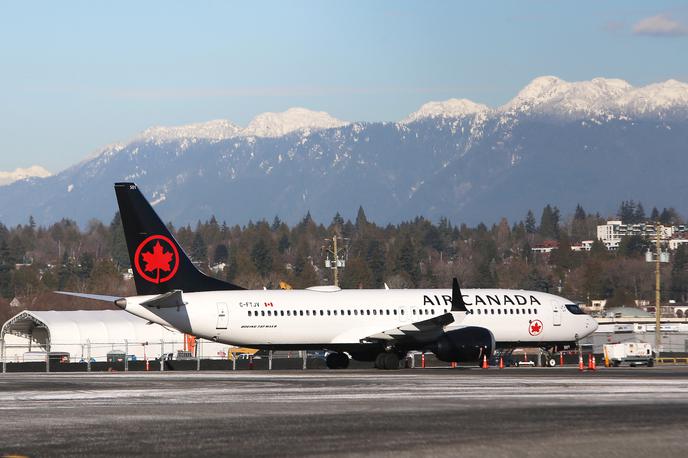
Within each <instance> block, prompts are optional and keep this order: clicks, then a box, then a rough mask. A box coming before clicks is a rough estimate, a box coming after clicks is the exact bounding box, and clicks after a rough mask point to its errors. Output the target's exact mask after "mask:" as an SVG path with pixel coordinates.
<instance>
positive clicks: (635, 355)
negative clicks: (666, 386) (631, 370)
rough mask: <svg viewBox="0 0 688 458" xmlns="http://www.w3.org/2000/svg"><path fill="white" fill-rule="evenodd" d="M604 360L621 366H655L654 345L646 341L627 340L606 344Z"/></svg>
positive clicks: (609, 363) (615, 365) (612, 364)
mask: <svg viewBox="0 0 688 458" xmlns="http://www.w3.org/2000/svg"><path fill="white" fill-rule="evenodd" d="M604 360H605V362H606V364H607V365H609V366H614V367H619V366H620V365H621V364H629V365H630V366H631V367H635V366H637V365H643V364H644V365H646V366H647V367H652V366H654V363H655V361H654V354H653V351H652V345H650V344H649V343H644V342H625V343H617V344H606V345H605V346H604Z"/></svg>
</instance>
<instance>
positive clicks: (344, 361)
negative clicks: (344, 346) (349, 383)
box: [337, 353, 349, 369]
mask: <svg viewBox="0 0 688 458" xmlns="http://www.w3.org/2000/svg"><path fill="white" fill-rule="evenodd" d="M337 354H338V355H339V361H338V362H339V369H346V368H347V367H349V357H348V356H347V355H346V353H337Z"/></svg>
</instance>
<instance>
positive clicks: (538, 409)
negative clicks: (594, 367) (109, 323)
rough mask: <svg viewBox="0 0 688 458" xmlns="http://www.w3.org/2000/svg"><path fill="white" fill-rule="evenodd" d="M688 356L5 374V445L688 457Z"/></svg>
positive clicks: (54, 450)
mask: <svg viewBox="0 0 688 458" xmlns="http://www.w3.org/2000/svg"><path fill="white" fill-rule="evenodd" d="M686 432H688V368H676V367H673V368H667V367H661V368H613V369H605V368H602V369H599V370H598V371H597V372H585V373H578V371H576V370H575V369H569V368H554V369H546V368H510V369H504V370H499V369H489V370H481V369H415V370H401V371H376V370H359V371H304V372H301V371H293V372H279V373H278V372H271V373H270V372H222V373H217V372H200V373H189V372H185V373H172V372H167V373H127V374H124V373H113V374H107V373H99V374H96V373H91V374H83V373H81V374H39V373H33V374H29V373H13V374H0V455H3V454H5V455H9V454H21V455H28V456H75V455H82V456H132V455H146V456H169V455H172V456H180V455H189V454H194V455H215V456H217V455H223V456H275V455H277V456H294V455H299V456H300V455H317V456H323V455H341V456H390V457H391V456H394V457H397V456H418V455H422V456H462V457H471V456H476V457H478V456H479V457H484V456H515V457H559V456H585V457H589V456H605V457H616V456H618V457H628V456H642V457H647V456H687V455H688V447H687V446H686V442H685V440H686Z"/></svg>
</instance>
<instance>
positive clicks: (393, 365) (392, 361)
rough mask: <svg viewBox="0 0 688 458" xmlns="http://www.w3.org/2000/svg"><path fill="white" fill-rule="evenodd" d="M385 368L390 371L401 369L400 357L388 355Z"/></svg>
mask: <svg viewBox="0 0 688 458" xmlns="http://www.w3.org/2000/svg"><path fill="white" fill-rule="evenodd" d="M384 363H385V364H384V367H385V369H388V370H396V369H399V356H397V354H396V353H387V354H386V355H385V361H384Z"/></svg>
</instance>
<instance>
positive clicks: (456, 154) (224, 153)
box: [0, 77, 688, 224]
mask: <svg viewBox="0 0 688 458" xmlns="http://www.w3.org/2000/svg"><path fill="white" fill-rule="evenodd" d="M536 80H537V79H536ZM589 83H590V84H577V83H566V82H562V80H560V79H558V78H554V77H546V78H545V79H541V80H539V81H535V80H534V82H533V84H534V86H532V87H530V88H528V87H526V88H524V91H525V92H524V91H521V93H519V94H520V98H519V95H517V96H516V97H515V98H514V99H517V98H518V101H519V102H520V103H521V104H520V105H516V104H512V105H509V106H508V107H506V108H501V107H500V108H498V109H490V108H488V107H485V106H484V105H482V106H481V105H479V104H473V102H470V101H461V100H454V101H450V102H449V103H444V104H443V103H435V104H431V105H427V104H426V105H424V107H425V108H424V109H423V110H418V111H422V115H418V116H416V117H415V118H414V119H409V120H408V122H404V121H401V122H396V123H391V122H385V123H363V122H345V121H340V120H337V119H336V118H332V117H330V116H329V115H327V114H326V113H323V112H310V111H308V113H318V115H317V116H315V115H314V116H306V117H305V118H304V119H303V120H301V121H300V120H299V117H300V116H301V115H302V114H304V113H301V114H299V113H298V112H292V113H291V114H292V115H295V116H283V117H282V118H281V119H278V122H277V124H276V125H275V126H274V127H283V128H284V130H282V131H279V130H275V129H273V128H269V127H270V126H269V124H270V123H271V122H273V120H272V119H269V118H270V117H267V118H264V120H265V122H266V123H267V125H268V126H267V127H268V128H267V129H265V130H262V131H261V132H262V133H266V134H270V135H242V134H240V133H241V132H247V131H246V130H245V129H247V128H242V127H240V126H237V125H235V124H233V123H231V122H229V121H226V120H217V121H212V122H210V123H197V124H194V125H191V126H192V127H188V126H178V127H174V128H155V129H158V130H155V131H147V132H148V134H147V135H139V136H137V137H135V138H134V139H133V140H132V141H129V142H124V143H120V144H115V145H110V146H108V147H105V148H103V149H102V150H101V151H100V152H99V154H97V155H96V156H95V157H92V158H90V159H87V160H84V161H82V162H81V163H79V164H76V165H74V166H72V167H70V168H68V169H66V170H64V171H62V172H60V173H58V174H56V175H53V176H50V177H47V178H43V179H39V178H29V179H26V180H23V181H18V182H15V183H13V184H11V185H7V186H4V187H2V188H0V189H1V190H2V192H0V221H1V222H3V223H5V224H18V223H24V222H26V221H28V218H29V215H33V216H34V218H35V220H36V221H37V222H39V223H49V222H52V221H56V220H59V219H60V218H63V217H68V218H72V219H74V220H76V221H77V222H79V223H80V224H86V223H87V222H88V220H89V219H91V218H98V219H100V220H103V221H108V220H109V219H110V218H112V215H113V214H114V212H115V210H116V206H115V203H114V198H113V197H112V195H111V194H112V192H111V191H112V189H111V184H112V183H114V182H115V181H136V182H137V183H138V184H139V185H140V186H141V188H142V190H143V191H144V193H145V194H146V196H147V197H148V198H149V199H150V200H151V201H152V203H153V204H154V205H155V206H156V208H158V209H159V211H160V212H161V216H162V217H163V219H165V220H166V221H172V222H174V224H189V223H195V222H196V221H197V220H199V219H201V220H203V219H207V218H209V217H210V215H215V216H216V217H217V218H218V219H220V220H226V221H227V222H229V223H231V224H234V223H239V224H245V223H246V222H248V221H249V220H258V219H265V218H272V217H273V216H275V215H278V216H280V218H282V219H283V220H285V221H287V222H296V221H298V220H300V219H301V218H302V217H303V216H304V215H305V214H306V213H307V212H309V211H310V212H311V214H312V216H313V217H314V218H316V220H318V221H329V219H330V218H332V216H334V214H335V213H337V212H340V213H341V214H342V215H343V216H345V217H351V218H353V217H355V212H356V210H357V209H358V207H359V205H362V206H363V207H364V209H365V210H366V214H367V215H368V216H369V217H370V218H371V219H373V220H375V221H377V222H380V223H387V222H390V223H397V222H400V221H403V220H406V219H410V218H414V217H416V216H425V217H428V218H433V219H437V218H439V217H448V218H450V219H452V220H453V221H454V222H480V221H483V222H486V223H490V222H496V221H498V220H499V219H500V218H501V217H503V216H505V217H507V218H509V219H510V220H512V221H513V220H518V219H521V218H523V216H524V215H525V213H526V212H527V210H528V209H537V208H542V206H544V205H545V204H547V203H550V204H553V205H558V206H559V207H560V208H562V211H563V212H564V213H566V212H567V211H573V208H574V207H575V205H576V204H578V203H580V204H582V205H584V206H585V207H586V208H587V209H591V210H593V211H602V212H613V211H615V210H616V206H618V204H619V202H620V201H621V200H626V199H634V200H636V201H642V202H643V203H644V204H645V205H646V206H651V205H660V206H675V207H676V208H677V209H678V210H680V211H684V212H685V209H687V208H688V189H687V188H688V185H686V184H685V178H684V177H685V176H686V174H688V166H687V165H686V163H687V162H688V161H686V160H685V159H686V157H685V156H686V148H685V145H687V144H688V110H686V107H688V85H685V84H684V83H680V82H672V81H669V82H665V83H662V84H661V85H660V86H652V85H648V86H644V87H642V88H632V89H631V88H629V87H628V86H626V85H625V84H624V82H622V81H620V80H604V81H601V80H596V81H595V82H589ZM684 89H685V91H684ZM637 90H641V91H644V92H641V95H643V94H646V93H650V94H659V95H658V96H657V98H658V99H657V100H654V101H649V102H652V103H649V102H648V101H646V102H648V103H646V104H644V105H641V106H639V107H638V108H637V109H634V110H635V111H632V112H631V114H624V113H621V112H611V111H605V110H603V109H594V110H588V109H587V107H597V106H598V105H595V104H597V103H599V101H600V100H607V101H609V99H610V98H612V99H613V101H614V100H618V99H620V98H622V97H624V96H625V95H627V94H629V93H632V92H633V91H637ZM684 92H685V93H684ZM600 94H602V95H600ZM604 94H607V95H604ZM610 94H611V95H610ZM514 99H512V100H514ZM623 100H624V103H626V104H627V103H630V102H628V100H637V99H634V98H633V97H630V96H629V97H628V98H626V99H623ZM683 100H686V104H685V106H684V105H683ZM581 101H582V102H581ZM588 102H589V103H590V104H589V105H586V103H588ZM607 105H609V106H611V107H612V108H614V107H615V106H617V105H618V104H617V103H616V102H614V103H612V102H609V103H608V104H607ZM607 105H605V107H606V106H607ZM618 106H621V105H618ZM624 106H625V105H624ZM503 107H504V106H503ZM519 107H527V109H525V110H521V109H519ZM572 107H573V108H575V109H572ZM581 107H582V108H581ZM421 108H423V107H421ZM285 113H286V112H285ZM416 113H417V112H416ZM409 118H410V117H409ZM259 124H260V123H259ZM254 127H255V126H254ZM259 127H260V128H258V127H256V130H257V131H259V130H260V129H262V128H264V127H266V124H262V125H260V126H259ZM645 183H652V185H651V186H649V185H645Z"/></svg>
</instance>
